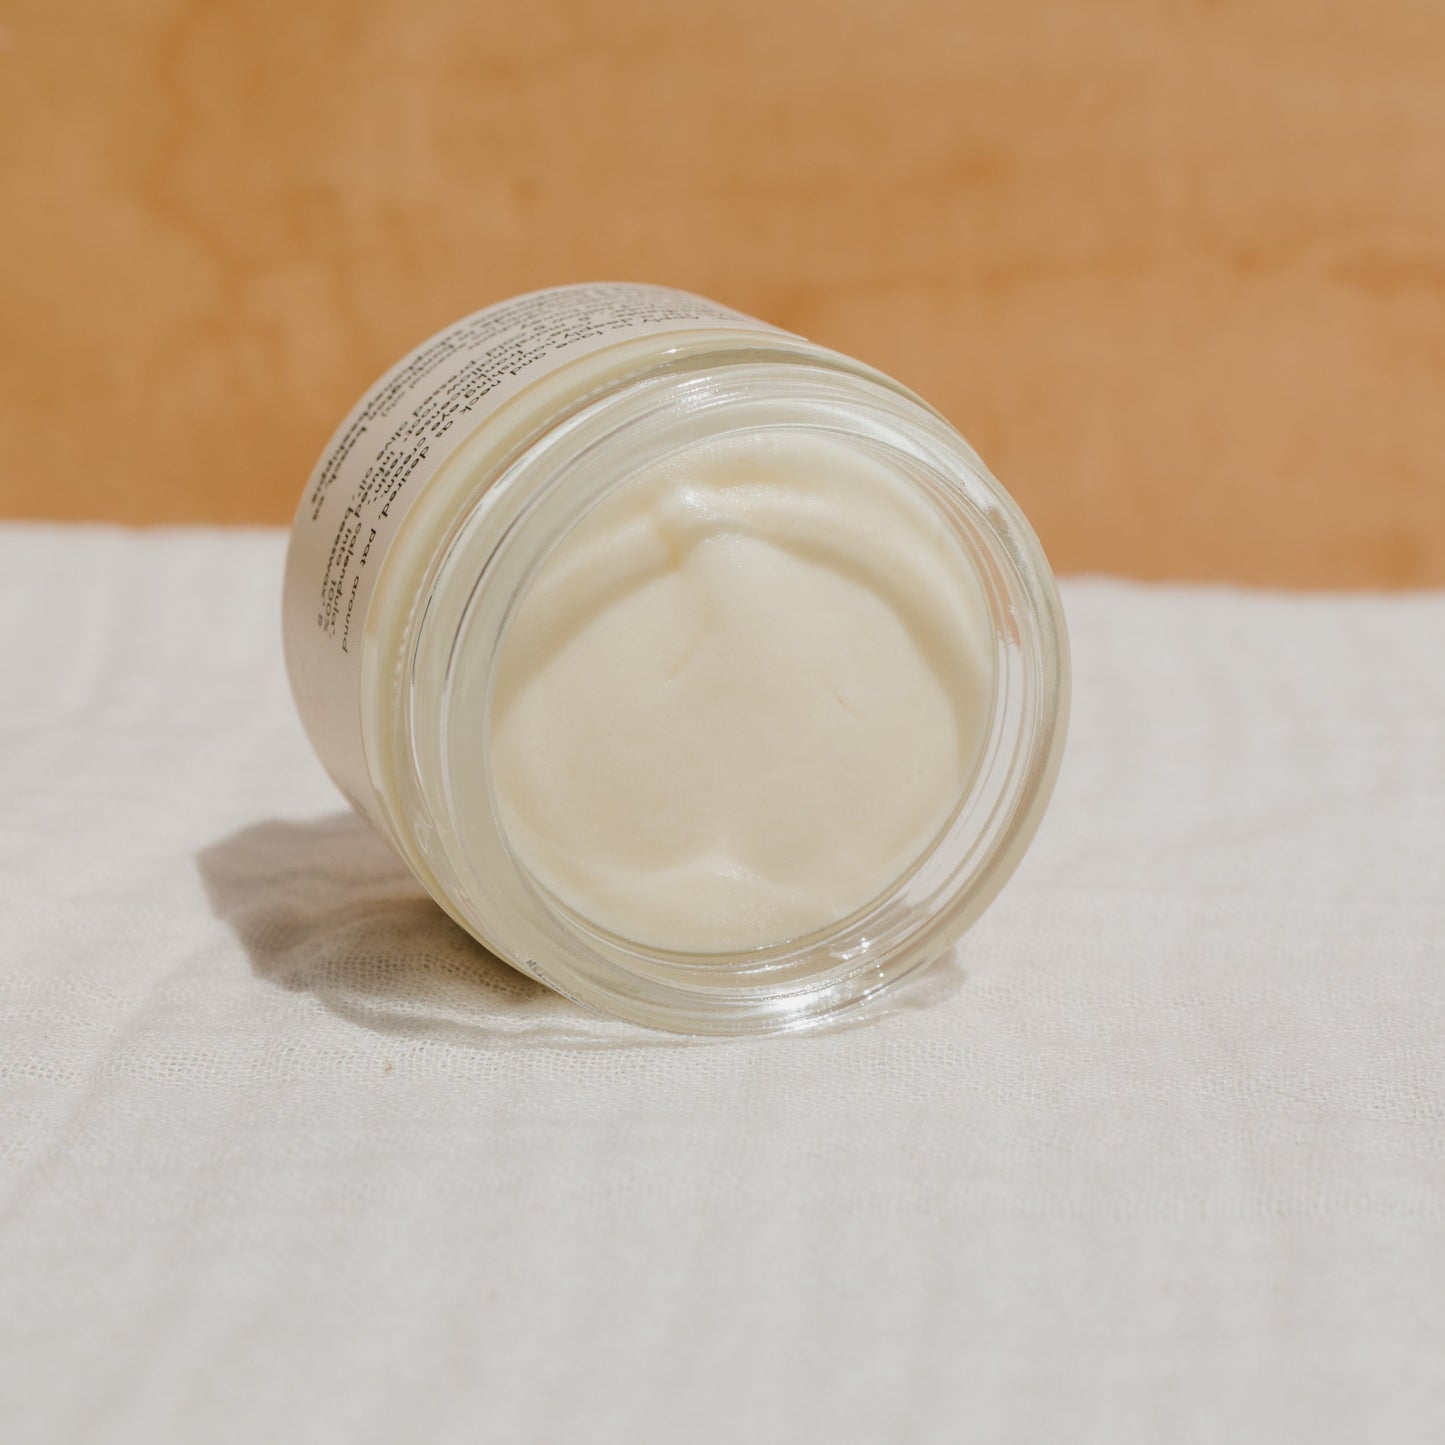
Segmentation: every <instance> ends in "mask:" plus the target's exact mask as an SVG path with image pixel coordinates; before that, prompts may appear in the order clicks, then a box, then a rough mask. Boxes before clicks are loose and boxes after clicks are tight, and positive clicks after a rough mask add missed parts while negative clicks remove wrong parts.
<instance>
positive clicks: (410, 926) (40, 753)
mask: <svg viewBox="0 0 1445 1445" xmlns="http://www.w3.org/2000/svg"><path fill="white" fill-rule="evenodd" d="M282 551H283V541H282V538H281V537H280V535H279V534H274V533H260V532H222V531H176V532H158V533H149V534H142V533H126V532H122V531H112V530H106V529H99V528H63V527H40V526H7V527H4V528H0V601H3V608H4V610H3V617H4V624H3V627H0V737H3V743H0V880H3V881H0V887H3V890H4V898H3V930H0V1439H3V1440H4V1441H6V1442H8V1445H21V1442H31V1441H44V1442H52V1441H54V1442H61V1441H64V1442H74V1441H80V1442H89V1441H112V1440H115V1441H145V1442H149V1445H155V1442H164V1441H172V1440H175V1441H187V1442H191V1441H194V1442H232V1441H235V1442H241V1441H245V1442H254V1441H257V1440H267V1441H293V1440H294V1441H304V1442H331V1441H337V1442H378V1445H380V1442H387V1445H392V1442H395V1441H399V1440H404V1441H442V1442H450V1441H479V1440H484V1441H512V1440H517V1441H534V1440H535V1441H549V1442H550V1441H563V1440H576V1441H613V1440H616V1441H629V1442H651V1441H658V1442H674V1441H683V1440H685V1441H702V1442H711V1441H719V1442H721V1441H738V1440H745V1441H762V1442H770V1441H807V1442H813V1441H826V1442H851V1441H955V1440H968V1441H973V1442H979V1441H985V1442H986V1441H1042V1440H1068V1441H1108V1442H1113V1445H1117V1442H1132V1441H1166V1440H1167V1441H1226V1440H1227V1441H1231V1442H1241V1441H1295V1440H1310V1441H1313V1442H1320V1441H1326V1442H1333V1441H1340V1442H1344V1441H1352V1442H1353V1441H1363V1440H1377V1441H1378V1440H1389V1441H1392V1442H1402V1441H1438V1440H1440V1439H1442V1438H1445V595H1416V596H1406V597H1396V598H1378V597H1364V596H1357V597H1344V596H1339V597H1336V596H1314V597H1282V596H1273V595H1266V594H1250V593H1245V592H1238V591H1232V590H1226V589H1186V588H1174V587H1157V586H1138V585H1128V584H1123V583H1116V582H1104V581H1080V582H1073V583H1069V584H1066V586H1065V587H1064V598H1065V604H1066V608H1067V611H1068V615H1069V619H1070V625H1071V630H1072V637H1073V646H1074V660H1075V706H1074V715H1073V724H1072V734H1071V740H1070V745H1069V751H1068V755H1067V757H1066V760H1065V764H1064V768H1063V772H1062V775H1061V778H1060V782H1059V786H1058V791H1057V794H1056V797H1055V800H1054V803H1053V806H1052V808H1051V810H1050V813H1049V815H1048V817H1047V819H1046V821H1045V823H1044V826H1043V828H1042V831H1041V833H1040V835H1039V837H1038V840H1037V842H1036V844H1035V845H1034V847H1033V849H1032V850H1031V852H1030V853H1029V855H1028V857H1027V858H1026V860H1025V861H1024V863H1023V865H1022V867H1021V868H1020V870H1019V872H1018V874H1017V875H1016V877H1015V878H1014V880H1013V882H1012V883H1011V884H1010V885H1009V887H1008V888H1007V889H1006V890H1005V891H1004V893H1003V895H1002V896H1001V897H1000V899H999V900H998V902H997V903H995V904H994V906H993V907H992V908H991V909H990V910H989V912H988V913H987V915H986V916H985V917H984V918H983V920H982V921H981V922H980V923H979V924H978V925H977V926H976V927H975V928H974V929H973V930H972V932H971V933H970V934H969V935H968V936H967V938H966V939H965V940H964V941H963V943H962V944H961V945H960V946H959V947H958V948H957V949H956V950H955V952H954V953H953V954H952V955H951V956H950V957H949V958H947V959H945V960H944V961H942V962H941V963H940V964H938V965H937V966H936V967H935V968H934V969H932V970H931V971H930V972H929V973H928V974H926V975H924V976H923V977H921V978H920V979H919V980H918V981H917V982H916V983H914V984H912V985H910V986H908V987H906V988H905V989H904V990H903V991H902V993H901V994H900V996H899V997H898V999H897V1000H896V1002H894V1003H893V1004H892V1005H891V1006H890V1007H887V1008H885V1009H883V1010H882V1011H876V1012H874V1013H873V1014H871V1015H867V1016H860V1017H859V1018H858V1019H857V1020H856V1021H854V1022H852V1023H850V1024H848V1025H847V1026H844V1027H836V1028H833V1029H830V1030H827V1031H823V1032H817V1033H809V1034H804V1035H801V1036H795V1037H785V1038H770V1039H759V1040H751V1041H741V1042H737V1041H732V1042H698V1041H692V1040H687V1039H679V1038H674V1037H670V1036H668V1035H664V1034H658V1033H651V1032H647V1031H644V1030H641V1029H638V1028H635V1027H633V1026H630V1025H627V1024H623V1023H619V1022H615V1021H611V1020H608V1019H604V1018H601V1017H599V1016H594V1015H591V1014H589V1013H587V1012H585V1011H583V1010H582V1009H580V1008H578V1007H577V1006H576V1005H574V1004H571V1003H569V1002H567V1001H566V1000H564V999H561V998H559V997H557V996H554V995H553V994H551V993H549V992H548V991H547V990H545V989H544V988H542V987H540V986H538V985H535V984H533V983H531V982H529V981H528V980H527V979H525V978H523V977H522V976H520V975H518V974H516V973H514V972H512V971H510V970H509V969H508V968H506V967H505V966H504V965H502V964H501V963H498V962H497V961H495V960H493V959H491V958H490V957H488V956H487V955H486V954H484V953H483V952H482V951H481V950H480V949H479V948H478V947H477V946H475V945H474V944H473V943H471V941H470V940H468V939H467V938H466V937H465V936H464V935H463V934H462V933H461V932H460V931H459V930H457V929H456V928H455V927H453V926H452V925H451V924H450V923H449V922H448V921H447V920H446V919H445V918H444V917H443V915H442V914H441V913H440V911H439V910H437V909H436V908H435V907H434V906H433V905H432V904H431V903H430V902H429V901H428V900H427V899H426V898H425V896H424V895H423V894H422V892H421V891H420V889H419V888H418V887H417V886H416V885H415V884H414V883H412V882H411V880H410V878H409V876H408V875H407V874H406V873H405V872H404V871H403V870H402V868H401V867H400V865H399V864H397V863H396V862H395V861H394V860H393V859H392V857H391V855H390V854H389V853H388V851H387V850H386V848H385V847H384V846H383V845H382V844H381V843H379V842H378V841H377V840H376V839H375V838H374V837H373V836H372V835H371V833H370V832H369V831H368V830H367V828H366V826H365V825H364V824H362V823H361V822H360V821H358V820H357V819H356V818H355V817H353V816H351V815H350V814H349V813H347V812H346V811H344V807H343V805H342V803H341V801H340V798H339V796H338V795H337V793H336V792H335V790H334V789H333V788H332V786H331V785H330V783H329V782H328V781H327V779H326V777H325V775H324V774H323V772H322V770H321V768H320V765H319V764H318V763H317V762H316V761H315V759H314V758H313V756H312V754H311V752H310V749H309V747H308V745H307V743H306V741H305V739H304V737H303V735H302V733H301V730H300V727H299V724H298V723H297V721H296V720H295V717H294V715H293V712H292V708H291V702H290V698H289V695H288V692H287V688H286V682H285V677H284V673H283V667H282V657H281V647H280V641H279V625H278V616H277V614H278V596H279V588H280V570H281V560H282ZM859 825H860V826H866V820H864V819H860V820H859Z"/></svg>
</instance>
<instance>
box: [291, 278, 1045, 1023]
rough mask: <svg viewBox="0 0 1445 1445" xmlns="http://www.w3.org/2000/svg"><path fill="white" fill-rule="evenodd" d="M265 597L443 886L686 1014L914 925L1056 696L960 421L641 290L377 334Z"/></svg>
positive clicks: (804, 1019) (774, 1016) (1033, 598)
mask: <svg viewBox="0 0 1445 1445" xmlns="http://www.w3.org/2000/svg"><path fill="white" fill-rule="evenodd" d="M283 613H284V624H285V637H286V650H287V663H288V668H289V671H290V675H291V681H292V687H293V691H294V693H295V695H296V700H297V706H298V710H299V711H300V713H301V717H302V720H303V722H304V723H305V725H306V728H307V732H308V734H309V735H310V737H311V740H312V742H313V744H314V745H315V747H316V750H317V752H318V754H319V755H320V757H321V758H322V760H323V762H324V763H325V764H326V766H327V767H328V769H329V770H330V772H331V774H332V776H333V778H335V780H336V782H337V784H338V786H339V787H340V788H341V790H342V791H343V792H344V794H345V795H346V797H347V798H348V799H350V801H351V802H352V803H353V805H354V806H355V807H356V808H357V810H358V811H359V812H361V813H362V814H363V815H364V816H365V817H366V818H367V819H369V820H370V821H371V823H372V824H373V825H374V826H375V827H376V828H377V830H378V831H379V832H380V833H381V834H382V835H383V836H384V837H385V838H386V839H387V841H388V842H389V843H390V844H391V845H392V847H393V848H394V849H395V850H396V852H397V854H398V855H399V857H400V858H401V859H402V860H403V861H404V862H405V863H406V865H407V866H408V867H409V868H410V869H411V870H412V872H413V873H414V874H415V875H416V877H417V879H418V880H419V881H420V883H421V884H422V885H423V886H424V887H425V888H426V889H427V890H428V891H429V892H430V893H431V895H432V896H433V897H434V898H435V899H436V901H437V902H438V904H439V905H440V906H441V907H443V908H444V909H446V910H447V912H448V913H450V914H451V916H452V917H453V918H454V919H455V920H456V921H457V922H458V923H459V924H461V926H462V927H463V928H465V929H467V930H468V931H469V932H471V933H472V934H474V935H475V936H476V937H477V939H479V940H480V941H481V942H482V943H483V944H485V945H486V946H487V947H488V948H490V949H491V950H493V951H494V952H495V953H496V954H498V955H499V956H500V957H502V958H504V959H505V960H507V961H508V962H509V963H511V964H513V965H514V966H515V967H517V968H518V969H521V970H522V971H524V972H526V973H528V974H531V975H532V976H533V977H534V978H537V979H540V980H542V981H543V982H545V983H548V984H550V985H551V986H552V987H554V988H556V989H559V990H560V991H561V992H563V993H566V994H568V995H570V996H571V997H573V998H574V999H577V1000H579V1001H581V1002H583V1003H586V1004H589V1005H591V1006H593V1007H595V1008H600V1009H603V1010H606V1011H609V1012H612V1013H615V1014H619V1015H621V1016H623V1017H626V1018H629V1019H633V1020H636V1021H638V1022H640V1023H645V1024H650V1025H654V1026H659V1027H664V1028H671V1029H678V1030H684V1031H691V1032H699V1033H746V1032H755V1031H760V1030H770V1029H773V1030H775V1029H789V1028H796V1027H799V1026H802V1025H804V1024H808V1023H813V1022H817V1021H820V1020H824V1019H827V1018H830V1017H832V1016H833V1015H835V1014H837V1013H839V1012H840V1011H841V1010H844V1009H848V1008H851V1007H853V1006H855V1005H858V1004H860V1003H863V1002H865V1001H867V1000H868V999H870V998H873V997H874V996H876V995H878V994H880V993H882V992H884V991H886V990H888V989H890V988H892V987H893V986H894V985H896V984H897V983H898V982H899V981H901V980H902V979H904V978H905V977H907V976H908V975H909V974H910V973H912V972H914V971H916V970H917V969H919V968H921V967H922V966H924V965H925V964H927V963H928V962H930V961H931V960H932V959H934V958H937V957H938V956H939V955H940V954H941V953H943V952H944V951H946V950H947V949H948V947H949V946H950V945H951V944H952V943H953V942H954V941H955V940H956V939H957V938H958V936H959V935H960V934H961V933H962V932H963V930H964V929H965V928H966V927H967V926H968V924H969V923H970V922H971V921H972V920H973V919H974V918H975V917H977V915H978V914H979V912H981V911H982V909H983V908H984V907H986V906H987V904H988V902H989V901H990V899H991V898H992V897H993V896H994V895H995V893H996V892H997V891H998V889H999V888H1000V887H1001V886H1002V885H1003V883H1004V881H1005V880H1006V879H1007V877H1008V876H1009V874H1010V873H1011V871H1012V870H1013V868H1014V867H1015V866H1016V864H1017V863H1018V861H1019V859H1020V857H1021V856H1022V854H1023V852H1024V849H1025V848H1026V847H1027V844H1028V842H1029V840H1030V838H1031V837H1032V834H1033V832H1034V829H1035V828H1036V826H1037V824H1038V821H1039V818H1040V816H1041V815H1042V811H1043V808H1044V805H1045V803H1046V801H1047V798H1048V795H1049V792H1050V789H1051V786H1052V782H1053V778H1054V774H1055V771H1056V768H1057V765H1058V760H1059V757H1060V753H1061V748H1062V742H1063V736H1064V726H1065V720H1066V717H1067V701H1068V657H1067V643H1066V640H1065V635H1064V630H1063V622H1062V617H1061V614H1060V611H1059V606H1058V598H1057V595H1056V593H1055V590H1054V587H1053V582H1052V578H1051V577H1050V574H1049V570H1048V566H1047V563H1046V562H1045V561H1044V558H1043V555H1042V553H1041V552H1040V550H1039V547H1038V543H1037V541H1036V540H1035V538H1034V536H1033V534H1032V532H1031V531H1030V530H1029V528H1028V526H1027V523H1025V522H1024V520H1023V518H1022V517H1021V516H1020V514H1019V512H1018V510H1017V508H1016V507H1015V506H1014V505H1013V503H1012V501H1011V500H1010V499H1009V498H1008V496H1007V494H1006V493H1005V492H1004V491H1003V489H1002V488H1001V487H1000V486H999V485H998V483H997V482H996V481H995V480H994V479H993V478H992V477H991V476H990V475H989V474H988V472H987V470H986V469H985V468H984V466H983V464H982V463H981V462H980V461H979V459H978V457H977V456H976V455H975V454H974V453H973V452H972V451H971V450H970V449H969V447H968V445H967V443H965V442H964V441H963V439H962V438H961V437H960V436H959V435H958V433H957V432H956V431H954V430H953V428H952V427H950V426H949V425H948V423H947V422H946V421H944V420H943V419H942V418H941V417H939V416H938V415H937V414H936V413H935V412H933V411H931V410H930V409H929V408H928V407H927V406H926V405H924V404H923V403H922V402H920V401H919V400H918V399H917V398H916V397H914V396H913V395H912V394H911V393H909V392H908V391H907V390H906V389H904V388H903V387H901V386H899V385H898V384H897V383H895V382H893V381H890V380H889V379H888V378H887V377H885V376H883V375H881V374H880V373H878V372H875V371H872V370H870V369H869V368H868V367H866V366H864V365H863V364H861V363H859V362H856V361H853V360H851V359H850V358H847V357H844V356H840V355H838V354H836V353H834V352H830V351H827V350H826V349H824V348H822V347H818V346H815V345H813V344H812V343H810V342H807V341H804V340H802V339H801V338H798V337H795V336H790V335H788V334H787V333H784V332H780V331H778V330H776V329H775V328H773V327H769V326H767V325H765V324H764V323H762V322H758V321H754V320H752V319H751V318H748V317H746V316H741V315H739V314H738V313H736V312H732V311H729V310H728V309H726V308H724V307H720V306H718V305H716V304H715V303H712V302H709V301H706V300H702V299H700V298H697V297H693V296H688V295H686V294H683V293H679V292H675V291H669V290H666V289H663V288H657V287H646V286H633V285H621V284H618V285H611V284H607V285H594V286H581V287H564V288H559V289H558V290H556V291H550V292H539V293H535V294H533V295H531V296H525V297H520V298H517V299H515V300H512V301H508V302H503V303H500V304H499V305H497V306H494V307H490V308H488V309H487V310H485V311H481V312H478V313H476V314H474V315H472V316H469V317H465V318H463V320H461V321H459V322H457V323H456V324H455V325H454V326H451V327H448V328H447V329H446V330H444V331H442V332H440V333H438V334H437V335H436V336H434V337H432V338H431V339H430V340H428V341H426V342H423V343H422V344H421V345H420V346H418V347H417V348H416V349H415V350H414V351H413V352H411V353H410V354H409V355H408V356H406V357H404V358H403V359H402V360H401V361H399V362H398V363H397V364H396V365H395V366H394V367H393V368H392V369H391V370H390V371H388V372H387V373H386V374H385V375H384V376H383V377H382V378H381V379H380V380H378V382H377V383H376V384H375V385H374V386H373V387H372V388H371V389H370V390H369V391H368V392H367V393H366V395H365V396H363V398H362V399H361V401H360V402H358V403H357V405H356V407H355V408H353V410H352V412H351V414H350V415H349V416H348V417H347V418H346V420H345V421H344V422H343V423H342V424H341V426H340V428H339V429H338V431H337V433H336V435H335V437H334V438H333V440H332V442H331V445H330V446H329V447H328V448H327V450H326V452H325V453H324V454H323V456H322V458H321V460H320V461H319V462H318V464H317V467H316V469H315V471H314V472H313V474H312V477H311V480H310V482H309V484H308V486H307V488H306V491H305V493H304V494H303V497H302V502H301V505H300V508H299V509H298V513H297V518H296V523H295V527H294V529H293V535H292V544H291V549H290V552H289V554H288V559H287V576H286V589H285V598H284V607H283ZM399 961H400V962H402V963H404V962H405V960H404V959H402V960H399Z"/></svg>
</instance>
